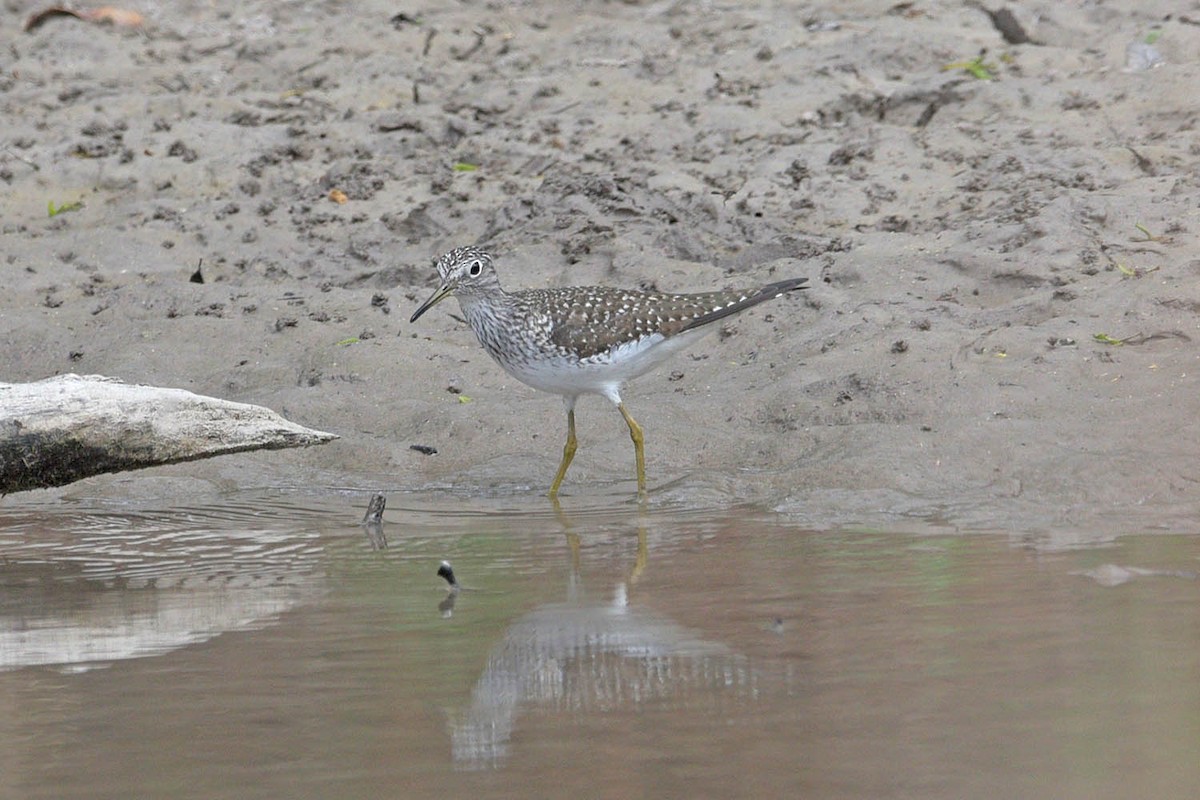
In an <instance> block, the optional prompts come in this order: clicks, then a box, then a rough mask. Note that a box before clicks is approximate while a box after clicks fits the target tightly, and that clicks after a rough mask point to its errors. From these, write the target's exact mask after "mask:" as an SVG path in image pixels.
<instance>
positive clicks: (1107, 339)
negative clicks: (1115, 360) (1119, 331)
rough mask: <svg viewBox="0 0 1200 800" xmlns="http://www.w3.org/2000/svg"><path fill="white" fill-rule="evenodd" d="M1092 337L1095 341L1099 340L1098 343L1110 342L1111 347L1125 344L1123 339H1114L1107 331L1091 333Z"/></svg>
mask: <svg viewBox="0 0 1200 800" xmlns="http://www.w3.org/2000/svg"><path fill="white" fill-rule="evenodd" d="M1092 338H1093V339H1095V340H1096V341H1097V342H1100V344H1111V345H1112V346H1113V347H1120V346H1121V345H1123V344H1125V340H1124V339H1114V338H1113V337H1111V336H1109V335H1108V334H1107V333H1093V334H1092Z"/></svg>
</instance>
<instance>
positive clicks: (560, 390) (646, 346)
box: [496, 331, 703, 397]
mask: <svg viewBox="0 0 1200 800" xmlns="http://www.w3.org/2000/svg"><path fill="white" fill-rule="evenodd" d="M694 334H700V335H702V334H703V331H696V332H694V333H693V332H689V333H685V334H682V335H679V336H673V337H671V338H670V339H666V338H664V337H662V336H660V335H657V334H656V335H654V336H649V337H645V338H643V339H640V340H638V341H637V342H629V343H626V344H623V345H618V346H617V347H614V348H613V349H611V350H608V351H605V352H603V353H600V354H597V355H595V356H592V357H590V358H585V359H579V358H575V357H573V356H567V355H558V354H555V355H553V356H550V355H547V354H543V355H542V357H540V358H529V359H516V360H501V359H499V358H497V359H496V360H497V362H499V364H500V366H502V367H503V368H504V370H505V371H506V372H508V374H510V375H512V376H513V377H514V378H516V379H517V380H519V381H521V382H522V383H524V384H526V385H528V386H532V387H533V388H535V389H539V390H541V391H543V392H552V393H554V394H560V395H565V396H578V395H581V394H600V395H606V396H610V397H611V396H612V393H613V392H614V391H615V390H618V389H619V388H620V386H621V385H622V384H624V383H625V382H626V381H630V380H633V379H634V378H636V377H638V376H639V375H643V374H645V373H647V372H649V371H650V370H652V369H654V368H655V367H656V366H658V365H659V364H660V363H662V362H663V361H664V360H666V359H667V358H669V357H670V356H671V355H672V354H673V353H675V352H678V351H679V350H680V349H682V348H683V347H685V346H687V345H688V344H689V343H690V342H692V341H695V339H697V338H699V336H697V335H694Z"/></svg>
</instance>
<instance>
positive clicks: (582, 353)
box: [541, 278, 807, 358]
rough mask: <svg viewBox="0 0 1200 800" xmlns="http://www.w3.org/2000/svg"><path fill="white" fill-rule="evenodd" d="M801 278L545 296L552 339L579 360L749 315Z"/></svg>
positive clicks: (561, 292)
mask: <svg viewBox="0 0 1200 800" xmlns="http://www.w3.org/2000/svg"><path fill="white" fill-rule="evenodd" d="M806 281H807V279H805V278H800V279H796V280H791V281H782V282H780V283H775V284H771V285H770V286H766V287H763V288H761V289H755V290H752V291H725V292H702V293H697V294H659V293H652V292H634V291H623V290H619V289H608V288H603V287H582V288H578V289H567V290H557V291H555V290H551V291H547V292H544V293H542V294H543V297H542V298H541V299H542V300H543V301H545V302H546V303H547V304H548V306H549V310H550V312H551V313H550V317H551V319H552V323H551V326H550V331H549V338H550V341H551V342H552V343H553V344H554V345H556V346H557V347H559V348H561V349H562V350H565V351H569V352H571V353H574V354H575V355H576V356H577V357H579V358H591V357H592V356H596V355H599V354H601V353H607V352H608V351H610V350H612V349H613V348H614V347H617V346H618V345H621V344H626V343H628V342H633V341H637V340H639V339H642V338H645V337H647V336H653V335H656V334H657V335H661V336H663V337H664V338H669V337H671V336H674V335H675V334H677V333H681V332H683V331H686V330H692V329H694V328H697V327H701V326H703V325H707V324H708V323H710V322H714V321H716V320H718V319H722V318H724V317H726V316H729V315H730V314H736V313H738V312H739V311H744V310H745V309H747V308H750V307H751V306H754V305H757V304H758V303H761V302H763V301H764V300H770V299H771V298H773V297H778V296H779V295H781V294H783V293H784V292H786V291H791V290H792V289H798V288H801V287H802V285H803V284H804V283H805V282H806Z"/></svg>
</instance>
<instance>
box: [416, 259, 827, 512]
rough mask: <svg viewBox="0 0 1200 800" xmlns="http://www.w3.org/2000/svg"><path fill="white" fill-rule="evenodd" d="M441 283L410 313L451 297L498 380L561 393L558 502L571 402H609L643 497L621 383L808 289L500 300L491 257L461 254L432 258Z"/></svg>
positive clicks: (640, 462) (639, 446)
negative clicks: (501, 376)
mask: <svg viewBox="0 0 1200 800" xmlns="http://www.w3.org/2000/svg"><path fill="white" fill-rule="evenodd" d="M437 271H438V276H439V277H440V278H441V284H440V285H439V286H438V288H437V291H435V292H434V293H433V294H432V295H430V297H429V299H428V300H426V301H425V302H424V303H422V304H421V305H420V307H419V308H417V310H416V311H415V312H413V315H412V319H411V320H409V321H410V322H416V321H417V319H418V318H419V317H420V316H421V315H422V314H424V313H425V312H426V311H428V310H429V309H430V308H432V307H433V306H434V305H436V304H437V303H439V302H441V301H442V300H445V299H446V298H447V297H449V296H450V295H454V296H455V297H457V298H458V303H459V306H461V307H462V312H463V315H464V316H465V317H466V318H467V322H468V324H470V326H471V329H472V330H474V331H475V335H476V337H478V339H479V343H480V344H482V345H483V348H484V349H485V350H487V351H488V353H489V354H490V355H491V357H492V358H494V359H495V360H496V363H498V364H499V365H500V366H501V367H503V368H504V370H505V372H507V373H508V374H509V375H512V376H513V377H514V378H516V379H517V380H519V381H521V382H522V383H525V384H528V385H529V386H532V387H533V388H535V389H540V390H542V391H544V392H552V393H554V394H557V395H561V396H562V398H563V402H564V403H565V404H566V408H567V443H566V445H565V446H564V447H563V455H562V462H561V463H559V465H558V472H557V474H555V476H554V483H552V484H551V485H550V497H552V498H553V497H557V496H558V490H559V487H561V486H562V482H563V477H564V476H565V475H566V474H567V468H568V467H569V466H571V460H572V459H573V458H574V457H575V449H576V441H575V403H576V401H577V400H578V399H579V397H580V395H584V394H598V395H601V396H602V397H607V398H608V399H609V400H611V401H612V402H613V403H614V404H615V405H616V407H617V410H618V411H620V412H621V416H622V417H624V418H625V423H626V424H627V425H628V426H629V436H630V438H631V439H633V449H634V454H635V457H636V459H637V483H638V496H639V497H644V496H645V494H646V458H645V453H644V449H643V441H644V439H643V436H642V428H641V426H640V425H638V424H637V422H635V421H634V419H633V417H632V416H630V414H629V411H628V410H627V409H626V408H625V404H624V403H623V402H621V389H622V387H623V386H624V385H625V383H627V382H628V381H630V380H632V379H634V378H636V377H638V376H639V375H642V374H644V373H646V372H649V371H650V370H651V369H653V368H654V367H656V366H658V365H659V364H660V363H661V362H662V361H664V360H665V359H666V358H667V357H668V356H670V355H671V354H672V353H676V352H678V351H680V350H682V349H683V348H685V347H687V346H688V345H690V344H691V343H692V342H694V341H695V340H696V339H698V338H700V337H701V336H703V335H704V334H706V333H709V332H710V331H712V330H713V329H714V328H715V327H716V326H715V325H713V323H714V322H716V321H717V320H721V319H724V318H725V317H728V316H731V315H733V314H738V313H740V312H742V311H745V310H746V309H748V308H751V307H753V306H756V305H758V304H759V303H761V302H763V301H764V300H771V299H772V298H775V297H779V296H780V295H782V294H784V293H785V292H790V291H792V290H794V289H804V288H806V287H805V285H804V284H806V283H807V282H808V279H807V278H792V279H790V280H786V281H779V282H778V283H770V284H767V285H766V286H762V287H760V288H756V289H749V290H746V291H723V292H701V293H697V294H663V293H659V292H642V291H636V290H632V289H611V288H607V287H603V286H576V287H569V288H562V289H525V290H522V291H517V292H506V291H504V289H502V288H501V286H500V279H499V278H498V277H497V276H496V269H495V267H494V266H493V264H492V257H491V255H489V254H488V253H486V252H484V251H483V250H480V249H479V248H477V247H460V248H457V249H455V250H451V251H450V252H448V253H446V254H445V255H443V256H442V257H441V258H439V259H438V260H437Z"/></svg>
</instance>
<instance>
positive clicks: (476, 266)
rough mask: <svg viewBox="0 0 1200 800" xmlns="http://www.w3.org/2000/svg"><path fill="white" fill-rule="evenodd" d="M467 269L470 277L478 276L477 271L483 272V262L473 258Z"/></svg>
mask: <svg viewBox="0 0 1200 800" xmlns="http://www.w3.org/2000/svg"><path fill="white" fill-rule="evenodd" d="M467 271H468V272H470V273H471V277H472V278H474V277H476V276H478V275H479V273H481V272H483V262H482V261H480V260H479V259H475V260H474V261H472V262H471V266H470V268H469V269H468V270H467Z"/></svg>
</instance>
